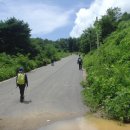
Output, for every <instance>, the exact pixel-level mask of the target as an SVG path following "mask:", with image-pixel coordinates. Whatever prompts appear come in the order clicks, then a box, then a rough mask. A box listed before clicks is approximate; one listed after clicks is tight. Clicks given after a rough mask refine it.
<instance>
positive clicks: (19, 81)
mask: <svg viewBox="0 0 130 130" xmlns="http://www.w3.org/2000/svg"><path fill="white" fill-rule="evenodd" d="M16 85H17V87H19V90H20V102H23V101H24V90H25V87H28V78H27V75H26V74H25V73H24V69H23V67H20V68H19V71H18V74H17V76H16Z"/></svg>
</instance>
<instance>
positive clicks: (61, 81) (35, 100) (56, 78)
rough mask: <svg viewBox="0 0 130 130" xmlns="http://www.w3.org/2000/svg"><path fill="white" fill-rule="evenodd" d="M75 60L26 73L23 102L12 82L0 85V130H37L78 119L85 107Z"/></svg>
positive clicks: (81, 75)
mask: <svg viewBox="0 0 130 130" xmlns="http://www.w3.org/2000/svg"><path fill="white" fill-rule="evenodd" d="M77 58H78V57H77V56H76V55H72V56H69V57H67V58H64V59H62V60H61V61H58V62H56V63H55V65H54V66H51V65H48V66H44V67H41V68H38V69H35V70H33V71H31V72H29V73H28V74H27V75H28V80H29V87H28V88H27V90H26V91H25V102H24V103H20V102H19V89H18V88H16V86H15V78H12V79H10V80H7V81H4V82H1V83H0V130H33V129H34V130H37V129H38V128H40V127H42V126H43V125H46V124H47V123H52V122H54V121H56V120H63V119H65V118H68V117H69V118H72V117H75V116H81V115H82V114H84V113H85V112H86V110H87V109H86V107H85V106H84V105H83V103H82V100H81V94H80V91H81V89H82V87H81V86H80V82H81V81H82V78H83V72H82V71H79V70H78V65H77V62H76V61H77Z"/></svg>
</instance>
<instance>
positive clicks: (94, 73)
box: [83, 21, 130, 122]
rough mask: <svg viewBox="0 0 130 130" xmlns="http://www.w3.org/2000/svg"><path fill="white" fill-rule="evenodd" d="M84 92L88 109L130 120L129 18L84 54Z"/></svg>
mask: <svg viewBox="0 0 130 130" xmlns="http://www.w3.org/2000/svg"><path fill="white" fill-rule="evenodd" d="M84 67H85V69H86V71H87V75H88V76H87V80H86V82H85V83H84V88H85V89H84V91H83V96H84V99H85V102H86V103H87V105H89V106H90V107H91V110H93V111H98V110H101V111H102V112H104V113H105V114H106V115H107V116H108V117H110V118H114V119H117V120H121V121H125V122H128V121H130V21H122V22H120V23H119V24H118V26H117V29H116V31H114V32H113V33H111V34H110V35H109V36H108V37H107V38H106V39H105V41H104V44H102V45H101V46H100V48H98V49H97V50H96V51H93V52H92V51H91V52H90V53H89V54H88V55H86V56H85V57H84Z"/></svg>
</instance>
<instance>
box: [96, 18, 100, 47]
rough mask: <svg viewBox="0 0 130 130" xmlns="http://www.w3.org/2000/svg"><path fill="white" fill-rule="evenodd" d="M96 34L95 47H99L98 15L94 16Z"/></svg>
mask: <svg viewBox="0 0 130 130" xmlns="http://www.w3.org/2000/svg"><path fill="white" fill-rule="evenodd" d="M96 35H97V48H99V46H100V44H99V23H98V17H96Z"/></svg>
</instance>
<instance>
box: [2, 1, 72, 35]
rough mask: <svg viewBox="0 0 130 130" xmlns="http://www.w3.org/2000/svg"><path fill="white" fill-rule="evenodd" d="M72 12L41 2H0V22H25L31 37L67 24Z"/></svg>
mask: <svg viewBox="0 0 130 130" xmlns="http://www.w3.org/2000/svg"><path fill="white" fill-rule="evenodd" d="M71 14H72V11H71V10H70V11H64V10H63V9H61V8H60V7H57V6H54V5H47V4H43V3H42V2H40V3H38V2H34V1H33V2H29V1H28V2H26V3H25V1H24V2H21V1H12V0H5V1H4V0H1V1H0V20H5V19H7V18H10V17H13V16H14V17H16V18H17V19H20V20H24V21H25V22H27V23H28V24H29V26H30V28H31V29H32V35H37V36H38V34H41V33H43V34H48V33H50V32H53V31H54V30H55V29H57V28H60V27H63V26H66V25H67V24H68V23H69V20H70V16H71Z"/></svg>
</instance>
